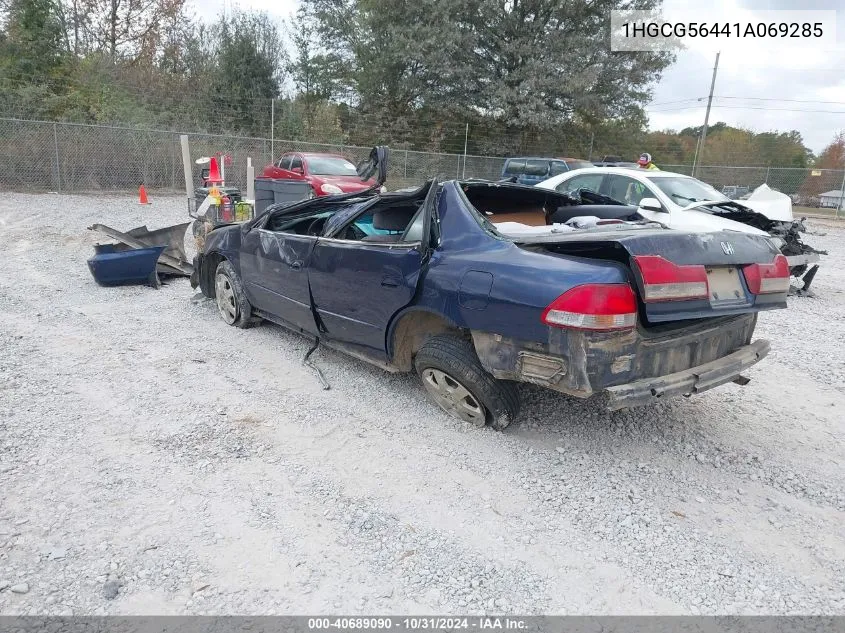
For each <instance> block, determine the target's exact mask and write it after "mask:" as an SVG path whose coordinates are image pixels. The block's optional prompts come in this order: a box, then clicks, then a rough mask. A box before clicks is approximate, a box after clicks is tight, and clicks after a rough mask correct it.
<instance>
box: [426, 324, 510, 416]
mask: <svg viewBox="0 0 845 633" xmlns="http://www.w3.org/2000/svg"><path fill="white" fill-rule="evenodd" d="M414 367H415V368H416V370H417V373H418V374H419V375H420V378H422V382H423V386H424V387H425V390H426V391H427V392H428V394H429V396H431V399H432V400H434V401H435V402H436V403H437V404H438V406H440V408H441V409H443V410H444V411H445V412H446V413H448V414H449V415H451V416H453V417H456V418H458V419H459V420H463V421H465V422H470V423H471V424H475V425H476V426H484V425H485V424H489V425H490V426H492V427H493V428H494V429H496V430H497V431H501V430H503V429H504V428H506V427H507V426H508V425H509V424H510V423H511V422H513V420H514V419H515V418H516V416H517V415H518V414H519V394H518V393H517V390H516V386H515V385H514V384H512V383H509V382H505V381H502V380H496V379H495V378H493V376H491V375H490V374H488V373H487V372H486V371H484V368H483V367H482V366H481V362H480V361H479V360H478V356H477V355H476V353H475V349H473V346H472V343H471V342H470V341H468V340H466V339H464V338H461V337H460V336H457V335H454V334H442V335H438V336H434V337H432V338H430V339H428V340H427V341H426V342H425V343H424V344H423V346H422V347H421V348H420V350H419V351H418V352H417V356H416V358H415V360H414Z"/></svg>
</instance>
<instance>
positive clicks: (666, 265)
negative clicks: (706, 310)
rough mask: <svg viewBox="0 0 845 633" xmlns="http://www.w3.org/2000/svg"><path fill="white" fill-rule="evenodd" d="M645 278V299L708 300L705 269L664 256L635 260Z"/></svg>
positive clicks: (643, 257) (639, 256) (649, 300)
mask: <svg viewBox="0 0 845 633" xmlns="http://www.w3.org/2000/svg"><path fill="white" fill-rule="evenodd" d="M634 262H635V263H636V264H637V268H639V269H640V275H641V276H642V279H643V300H644V301H646V302H649V303H651V302H654V301H676V300H682V299H706V298H707V296H708V294H709V287H708V285H707V271H706V270H705V269H704V266H700V265H687V266H678V265H677V264H673V263H672V262H670V261H669V260H668V259H663V258H662V257H661V256H660V255H638V256H636V257H634Z"/></svg>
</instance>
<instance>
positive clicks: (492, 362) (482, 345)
mask: <svg viewBox="0 0 845 633" xmlns="http://www.w3.org/2000/svg"><path fill="white" fill-rule="evenodd" d="M756 322H757V316H756V314H744V315H739V316H736V317H726V318H721V319H713V320H708V321H703V322H697V323H692V324H689V325H688V326H686V327H681V328H677V327H666V326H662V327H657V328H654V329H652V330H643V329H639V328H638V329H636V330H631V331H623V332H586V331H578V330H570V329H565V328H550V329H549V339H548V341H546V342H543V343H539V342H528V341H523V340H517V339H512V338H507V337H504V336H501V335H497V334H490V333H486V332H478V331H475V330H473V331H472V338H473V343H474V345H475V351H476V353H477V354H478V358H479V360H480V361H481V364H482V366H483V367H484V369H485V370H486V371H488V372H489V373H490V374H492V375H493V376H494V377H496V378H499V379H502V380H515V381H519V382H530V383H534V384H537V385H541V386H543V387H546V388H548V389H553V390H555V391H560V392H561V393H565V394H568V395H571V396H575V397H576V398H589V397H591V396H594V395H597V394H605V395H609V396H610V400H611V402H610V408H611V409H619V408H622V407H631V406H636V405H639V404H645V403H647V402H649V401H651V400H654V399H655V398H659V397H662V396H664V395H672V394H687V393H697V392H700V391H705V390H707V389H711V388H713V387H716V386H718V385H721V384H723V383H726V382H730V381H731V380H733V379H734V378H736V377H737V376H739V375H740V373H741V372H742V371H743V370H744V369H746V368H747V367H750V366H751V365H753V364H754V363H756V362H757V361H759V360H760V359H761V358H763V357H764V356H765V355H766V354H767V353H768V350H769V343H768V342H767V341H756V342H754V343H752V342H751V339H752V337H753V334H754V327H755V325H756Z"/></svg>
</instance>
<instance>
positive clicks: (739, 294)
mask: <svg viewBox="0 0 845 633" xmlns="http://www.w3.org/2000/svg"><path fill="white" fill-rule="evenodd" d="M739 275H740V271H739V269H738V268H737V267H736V266H719V267H714V268H708V269H707V285H708V287H709V289H710V295H709V297H708V298H709V300H710V305H711V306H728V305H746V304H747V303H748V300H747V299H746V296H745V289H744V288H743V287H742V281H741V280H740V278H739Z"/></svg>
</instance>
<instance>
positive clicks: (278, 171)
mask: <svg viewBox="0 0 845 633" xmlns="http://www.w3.org/2000/svg"><path fill="white" fill-rule="evenodd" d="M291 158H292V157H291V155H290V154H284V155H283V156H282V157H281V158H280V159H279V161H278V162H277V163H276V164H275V165H270V166H268V167H267V168H266V169H265V170H264V177H265V178H287V177H288V175H289V174H290V171H289V169H290V160H291Z"/></svg>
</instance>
